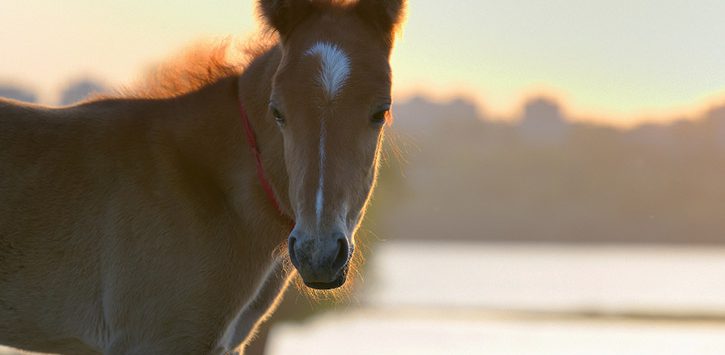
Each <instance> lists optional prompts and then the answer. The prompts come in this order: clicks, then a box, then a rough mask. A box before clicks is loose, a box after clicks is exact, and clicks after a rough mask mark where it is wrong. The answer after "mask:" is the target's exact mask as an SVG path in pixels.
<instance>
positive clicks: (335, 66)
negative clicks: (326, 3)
mask: <svg viewBox="0 0 725 355" xmlns="http://www.w3.org/2000/svg"><path fill="white" fill-rule="evenodd" d="M305 54H306V55H309V56H319V57H320V62H321V68H320V77H319V79H318V82H319V83H320V86H322V88H323V89H324V90H325V95H326V97H327V99H328V100H332V99H334V98H335V97H337V95H338V94H339V93H340V91H341V90H342V87H343V86H344V85H345V82H346V81H347V79H348V77H350V58H349V57H348V56H347V53H345V52H344V51H343V50H342V49H340V47H338V46H336V45H334V44H332V43H327V42H317V43H316V44H315V45H314V46H312V48H310V49H309V50H307V52H306V53H305ZM324 169H325V124H324V120H320V174H319V181H318V185H317V194H316V196H315V212H316V213H317V225H318V226H319V224H320V221H321V220H322V210H323V207H324V205H325V196H324V186H325V173H324Z"/></svg>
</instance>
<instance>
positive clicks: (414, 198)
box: [371, 98, 725, 243]
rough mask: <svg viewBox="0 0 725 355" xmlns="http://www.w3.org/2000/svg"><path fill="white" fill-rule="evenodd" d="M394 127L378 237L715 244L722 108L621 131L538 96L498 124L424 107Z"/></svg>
mask: <svg viewBox="0 0 725 355" xmlns="http://www.w3.org/2000/svg"><path fill="white" fill-rule="evenodd" d="M395 117H396V118H395V123H394V125H393V127H394V128H393V132H392V134H390V135H391V136H392V137H391V139H389V140H388V141H389V142H390V144H388V149H390V151H391V152H389V153H388V154H387V155H388V157H389V159H387V164H386V167H385V168H384V170H383V173H382V174H381V183H380V185H379V187H380V188H379V189H378V191H377V192H376V193H377V196H376V201H378V202H380V204H381V206H377V207H379V208H378V210H384V211H381V213H379V214H375V217H376V218H375V220H373V221H371V222H372V223H373V224H374V225H375V227H374V228H375V230H376V234H378V235H379V236H381V237H382V239H398V238H406V239H411V238H418V239H438V240H450V241H454V240H468V241H472V240H480V241H556V242H633V243H634V242H668V243H672V242H675V243H711V242H725V103H724V104H723V106H721V107H714V108H712V109H711V110H709V111H707V112H705V113H703V114H700V117H693V118H689V119H673V120H671V121H669V122H670V123H667V124H644V125H640V126H638V127H635V128H631V129H622V128H615V127H613V126H607V125H601V124H593V123H582V122H587V120H586V119H582V118H576V119H575V118H572V117H567V115H566V114H565V113H564V112H562V110H561V109H560V106H559V105H558V104H557V103H556V102H555V101H553V100H550V99H544V98H537V99H533V100H530V101H529V102H528V103H527V104H526V105H525V107H524V108H523V109H522V112H521V113H520V115H519V117H509V118H506V119H505V120H501V119H498V118H494V119H492V118H490V117H485V116H484V115H482V114H481V113H480V112H479V111H478V110H477V109H476V108H475V107H474V106H473V105H472V104H470V103H468V102H466V101H463V100H457V101H452V102H448V103H442V104H437V103H432V102H430V101H428V100H426V99H422V98H414V99H412V100H410V101H407V102H404V103H402V104H400V105H398V106H397V109H396V112H395ZM589 122H592V121H591V120H589ZM398 156H399V157H401V158H399V159H396V157H398Z"/></svg>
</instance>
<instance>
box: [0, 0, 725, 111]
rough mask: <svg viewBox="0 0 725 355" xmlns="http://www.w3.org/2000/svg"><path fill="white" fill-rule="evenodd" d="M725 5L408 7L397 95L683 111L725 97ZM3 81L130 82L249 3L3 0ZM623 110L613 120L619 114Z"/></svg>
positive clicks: (225, 28)
mask: <svg viewBox="0 0 725 355" xmlns="http://www.w3.org/2000/svg"><path fill="white" fill-rule="evenodd" d="M723 15H725V3H722V2H717V1H707V0H700V1H695V2H688V3H683V2H678V1H673V0H668V1H658V2H654V1H645V0H638V1H594V2H586V4H585V3H581V2H577V1H573V0H559V1H553V2H545V3H543V2H538V1H531V0H529V1H513V2H496V1H471V0H465V1H450V2H440V1H432V0H420V1H415V2H411V3H410V8H409V11H408V20H407V23H406V25H405V31H404V33H402V34H401V35H400V36H399V39H398V44H397V48H396V51H395V54H394V58H393V65H394V69H395V73H396V78H395V79H396V91H397V92H398V94H399V95H398V97H399V99H401V98H402V99H404V98H405V97H409V96H413V95H419V94H421V93H422V94H425V95H428V96H431V97H432V98H436V99H446V98H451V97H458V96H464V97H468V98H471V99H473V100H475V101H476V102H477V104H478V105H479V106H480V108H481V109H482V110H483V111H486V112H488V113H489V115H491V116H501V117H509V116H511V115H512V113H514V112H516V111H517V110H520V108H521V104H522V102H524V101H525V100H526V99H527V98H529V97H532V96H538V95H542V94H543V95H545V96H547V97H555V98H557V100H558V101H559V102H561V104H562V106H563V107H565V108H566V109H567V110H569V111H571V113H572V115H573V116H581V117H586V118H589V119H596V120H599V121H607V122H610V123H616V124H620V125H631V124H633V123H635V122H638V121H642V120H655V121H657V120H663V119H671V118H673V117H679V116H688V113H689V112H691V111H693V110H694V111H697V110H701V109H703V108H706V107H708V106H709V105H710V104H711V103H720V102H722V97H723V95H724V94H725V66H723V65H722V63H725V47H723V46H721V45H719V43H718V42H719V39H720V38H723V37H725V26H722V25H721V19H722V17H723ZM0 21H1V22H2V23H3V27H4V30H3V31H2V32H0V42H1V43H3V45H2V49H3V55H2V56H1V57H0V82H4V83H7V82H9V83H13V84H20V85H23V86H26V87H29V88H31V89H33V90H35V91H37V92H39V93H40V97H41V99H42V101H44V102H47V103H53V102H55V96H56V92H57V91H58V89H59V88H60V87H61V86H62V85H63V84H64V83H65V82H67V81H68V80H72V79H75V78H78V77H85V76H90V77H94V78H97V79H99V80H102V81H105V82H107V83H108V84H109V85H112V86H117V85H124V84H128V83H130V82H133V81H134V79H135V78H137V77H138V76H139V75H141V74H142V73H143V71H144V70H145V69H146V68H148V67H149V66H150V65H152V64H154V63H158V62H160V61H162V60H164V58H167V57H169V56H171V55H173V54H174V53H176V52H178V51H179V50H180V49H181V48H184V47H185V46H186V45H188V44H189V43H192V42H194V41H196V40H199V39H214V38H223V37H226V36H229V35H233V36H235V38H239V39H244V38H248V37H249V36H250V35H251V34H253V33H254V31H256V29H257V28H258V24H257V23H256V14H255V9H254V4H253V2H251V1H240V0H215V1H209V2H203V3H174V5H173V6H170V5H169V3H167V2H164V1H141V0H130V1H124V2H120V1H115V2H112V1H88V0H68V1H64V2H57V1H52V0H28V1H6V2H3V3H2V4H0ZM615 117H616V118H615Z"/></svg>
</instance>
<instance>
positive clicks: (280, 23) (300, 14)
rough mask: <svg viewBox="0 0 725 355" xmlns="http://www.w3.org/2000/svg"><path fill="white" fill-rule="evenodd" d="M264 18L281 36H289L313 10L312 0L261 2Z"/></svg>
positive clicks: (268, 0)
mask: <svg viewBox="0 0 725 355" xmlns="http://www.w3.org/2000/svg"><path fill="white" fill-rule="evenodd" d="M259 9H260V10H261V11H260V12H261V14H262V17H263V18H264V20H265V21H266V22H267V24H269V25H270V26H271V27H272V28H274V29H275V30H277V32H279V34H280V35H282V36H283V37H284V36H287V35H288V34H289V33H290V32H291V31H292V29H293V28H294V27H295V26H296V25H297V24H298V23H300V22H301V21H302V20H303V19H304V18H305V17H306V16H307V15H309V14H310V12H312V10H313V6H312V3H311V2H310V0H260V1H259Z"/></svg>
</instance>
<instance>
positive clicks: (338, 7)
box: [0, 0, 405, 354]
mask: <svg viewBox="0 0 725 355" xmlns="http://www.w3.org/2000/svg"><path fill="white" fill-rule="evenodd" d="M259 5H260V9H261V13H262V15H263V17H264V19H265V20H266V22H267V23H268V25H269V26H271V27H272V28H273V29H274V30H276V31H277V32H278V34H279V43H278V44H277V45H276V46H274V47H272V48H271V49H269V50H268V51H266V52H264V53H263V54H260V55H259V56H257V57H256V58H255V59H254V60H253V61H252V62H251V64H250V65H249V66H248V67H247V68H246V69H245V70H244V71H243V73H241V74H238V75H233V76H228V77H225V78H222V79H220V80H217V81H215V82H214V83H211V84H209V85H206V86H204V87H203V88H201V89H199V90H197V91H194V92H192V93H188V94H184V95H179V96H176V97H172V98H166V99H151V98H117V99H99V100H96V101H90V102H86V103H83V104H81V105H77V106H72V107H67V108H58V109H53V108H45V107H38V106H31V105H25V104H20V103H18V102H13V101H0V343H2V344H6V345H10V346H14V347H18V348H22V349H26V350H30V351H39V352H53V353H67V354H96V353H106V354H227V353H238V352H241V351H243V347H244V343H245V342H246V341H247V339H248V338H249V336H250V334H251V333H252V332H253V330H254V328H255V327H256V326H257V325H258V324H259V323H260V322H261V321H262V320H263V319H264V318H265V317H266V316H267V315H268V314H269V313H271V312H272V310H273V309H274V307H275V304H276V303H277V301H278V299H279V296H280V295H281V293H282V291H283V290H284V289H285V287H287V284H288V281H289V280H290V278H291V277H292V274H293V273H292V271H289V270H288V269H286V268H284V267H283V264H285V262H286V259H287V258H288V257H289V261H291V263H292V264H293V265H294V267H295V269H296V270H297V271H298V272H299V274H300V276H301V278H302V280H303V281H304V283H305V284H306V285H307V286H309V287H311V288H316V289H331V288H336V287H339V286H341V285H342V284H343V283H345V280H346V277H347V274H348V269H349V260H350V258H351V256H352V254H353V250H354V245H355V243H354V234H355V231H356V228H357V226H358V224H359V222H360V220H361V218H362V215H363V213H364V210H365V205H366V203H367V200H368V197H369V194H370V192H371V190H372V187H373V185H374V182H375V176H376V166H377V161H378V154H379V149H380V142H381V140H382V130H383V127H384V125H385V123H386V121H387V120H388V119H389V108H390V104H391V93H390V87H391V73H390V66H389V64H388V60H389V55H390V51H391V48H392V40H393V35H394V31H395V28H396V25H397V24H398V22H399V20H400V18H401V13H402V11H403V8H404V5H405V4H404V0H359V1H358V2H356V3H341V2H340V1H332V0H327V1H323V0H317V1H310V0H261V1H260V2H259ZM292 226H294V227H293V228H292ZM285 242H287V247H288V253H284V254H285V255H280V254H279V253H275V251H276V250H278V249H279V248H278V247H279V246H281V245H284V244H285ZM286 254H288V255H286Z"/></svg>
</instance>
